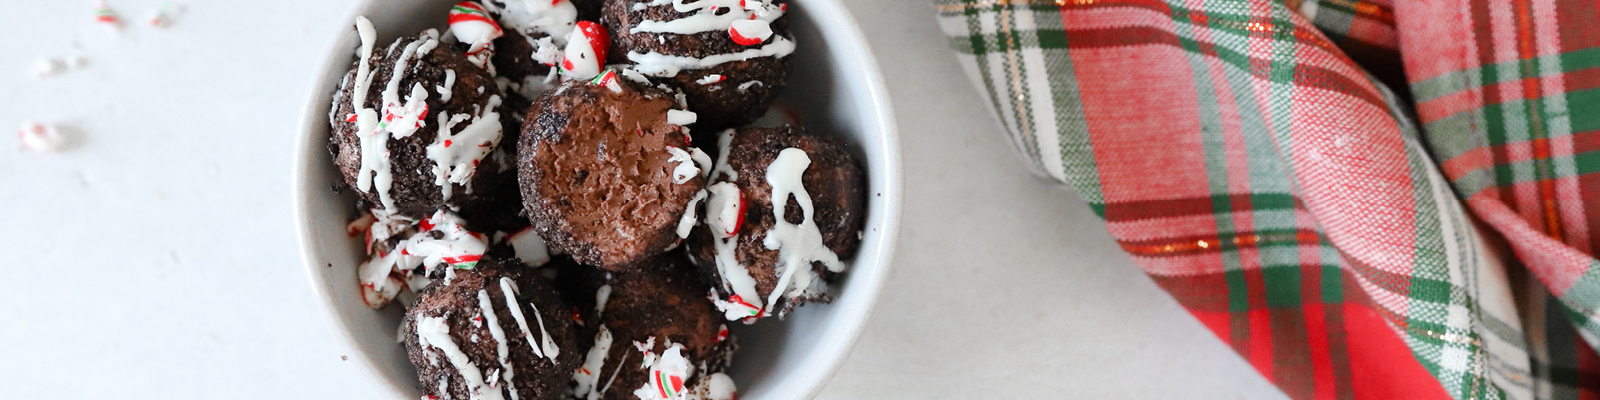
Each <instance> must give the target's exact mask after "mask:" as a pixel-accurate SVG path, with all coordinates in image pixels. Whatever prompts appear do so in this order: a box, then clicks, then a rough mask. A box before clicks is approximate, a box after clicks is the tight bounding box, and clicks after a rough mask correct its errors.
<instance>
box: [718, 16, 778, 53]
mask: <svg viewBox="0 0 1600 400" xmlns="http://www.w3.org/2000/svg"><path fill="white" fill-rule="evenodd" d="M728 36H729V37H732V38H733V42H734V43H738V44H739V45H741V46H754V45H758V44H761V42H765V41H767V38H771V37H772V24H771V23H770V22H767V21H766V20H760V19H741V20H737V21H733V23H731V24H728Z"/></svg>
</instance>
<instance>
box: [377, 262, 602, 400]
mask: <svg viewBox="0 0 1600 400" xmlns="http://www.w3.org/2000/svg"><path fill="white" fill-rule="evenodd" d="M454 273H455V277H454V278H451V279H449V281H448V282H446V281H445V280H443V279H439V280H436V281H435V282H434V284H432V285H429V286H428V287H427V288H426V289H423V290H422V293H420V294H419V297H418V298H417V301H416V303H415V304H414V305H412V307H411V309H409V310H407V311H406V317H405V320H404V321H403V322H402V328H401V329H402V330H401V334H402V335H401V336H402V339H403V341H404V345H405V348H406V352H407V354H408V355H409V357H410V360H411V364H412V365H413V366H415V367H416V368H417V380H418V382H419V383H420V385H421V387H422V391H423V393H425V394H427V395H431V396H438V398H445V397H447V396H446V393H442V392H440V390H439V389H440V382H441V381H443V382H446V384H445V385H444V387H445V390H446V391H448V397H449V398H456V399H466V398H468V397H469V395H468V387H469V385H468V384H467V382H466V381H465V380H464V379H463V378H462V375H461V373H460V372H458V370H457V367H456V366H455V365H453V364H452V363H451V362H450V361H449V360H448V358H447V357H446V355H445V354H444V353H443V352H442V351H440V350H439V349H437V348H435V347H434V346H426V347H425V346H423V345H422V343H420V342H419V339H418V337H417V323H418V321H419V320H420V319H421V318H424V317H443V318H444V319H445V323H446V325H447V326H448V327H449V331H450V332H449V336H450V339H451V341H452V342H453V343H454V345H455V346H456V347H459V348H460V350H461V352H462V353H465V354H466V355H467V357H468V359H469V360H471V362H472V364H473V365H474V366H475V367H476V368H478V369H479V370H480V371H481V375H482V376H484V377H485V378H484V379H485V380H487V377H488V376H491V375H492V376H504V374H505V372H504V371H500V370H502V369H503V368H502V366H501V364H500V361H499V355H498V345H499V342H498V341H497V340H496V338H495V335H494V333H493V332H492V331H491V330H490V328H489V326H488V319H487V318H484V316H483V314H484V313H483V312H482V308H481V304H480V302H479V297H478V292H479V291H480V290H482V291H484V292H485V293H487V294H488V296H489V299H490V303H491V304H492V307H493V310H494V314H495V320H496V321H497V322H498V323H499V326H500V329H501V331H502V334H503V335H504V337H505V339H506V342H505V344H506V346H507V350H508V351H509V352H508V354H509V356H508V357H507V359H508V360H509V362H510V363H511V369H512V372H514V374H513V378H512V383H513V387H515V388H516V390H517V394H518V397H519V398H521V399H543V400H548V399H557V398H560V397H561V393H562V392H563V391H564V390H566V387H567V381H568V380H569V379H571V378H572V371H573V369H576V368H577V367H578V365H579V363H581V362H582V360H581V358H582V357H583V351H584V350H585V349H580V348H578V345H577V343H576V341H575V337H576V332H575V331H574V330H573V326H572V323H571V319H570V318H568V316H567V315H566V312H567V310H568V308H567V306H566V304H564V303H562V302H561V299H560V298H558V297H557V296H556V294H555V292H554V290H552V289H551V287H550V285H549V284H548V283H546V282H545V280H544V278H543V277H542V276H540V275H539V274H538V273H536V272H535V271H534V270H533V269H531V268H528V267H526V266H522V265H521V264H520V263H517V262H515V261H508V262H500V261H496V260H490V259H485V260H484V261H480V262H479V263H478V266H477V268H476V269H472V270H456V271H455V272H454ZM501 277H509V278H511V280H512V281H514V282H516V288H515V289H513V292H514V293H515V294H516V299H517V301H518V302H519V303H520V304H519V306H520V307H521V310H520V311H521V312H522V314H523V318H524V320H525V321H526V323H527V324H528V328H529V330H530V331H531V332H532V335H533V337H534V339H535V340H536V341H541V342H542V341H543V332H541V328H540V326H539V324H540V320H539V318H542V323H543V331H544V332H548V333H549V334H550V336H551V338H552V340H553V341H554V343H555V344H556V346H557V348H558V349H559V351H558V353H559V355H557V356H556V357H555V360H554V361H552V360H550V359H548V358H541V357H539V356H537V355H535V353H534V351H533V348H532V347H531V344H530V343H528V340H527V339H526V335H525V334H524V333H523V331H522V328H521V327H520V326H519V325H518V323H517V320H516V316H515V315H513V313H512V312H511V310H510V309H509V308H507V307H506V297H505V295H504V291H503V290H502V289H501V285H500V278H501ZM528 303H532V304H533V305H535V306H537V307H538V317H535V315H534V307H530V306H528ZM495 371H500V372H499V373H495ZM504 387H505V385H504V381H503V380H502V381H501V382H499V384H497V385H496V390H502V391H504V390H505V389H504ZM506 398H510V397H509V396H507V397H506Z"/></svg>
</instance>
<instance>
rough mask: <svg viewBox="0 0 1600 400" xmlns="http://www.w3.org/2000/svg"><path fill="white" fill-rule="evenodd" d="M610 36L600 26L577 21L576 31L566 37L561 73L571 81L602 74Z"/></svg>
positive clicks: (609, 44)
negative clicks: (601, 68)
mask: <svg viewBox="0 0 1600 400" xmlns="http://www.w3.org/2000/svg"><path fill="white" fill-rule="evenodd" d="M610 46H611V36H610V35H609V34H607V33H606V29H605V27H603V26H600V24H597V23H594V22H590V21H578V29H573V30H572V33H571V34H568V36H567V48H566V52H565V53H564V54H563V55H562V57H561V73H562V75H566V76H568V77H570V78H572V79H584V80H587V79H592V78H594V77H595V76H599V75H600V73H601V72H602V71H601V70H600V67H601V66H602V65H605V63H606V49H608V48H610Z"/></svg>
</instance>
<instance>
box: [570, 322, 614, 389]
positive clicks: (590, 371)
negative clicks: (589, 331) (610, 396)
mask: <svg viewBox="0 0 1600 400" xmlns="http://www.w3.org/2000/svg"><path fill="white" fill-rule="evenodd" d="M611 340H612V338H611V330H610V329H606V326H605V324H601V325H600V332H599V333H596V334H595V335H594V346H593V347H590V348H589V354H588V355H587V356H585V357H584V360H583V366H582V367H579V368H578V370H577V371H576V372H573V374H572V380H573V382H575V383H577V386H576V387H574V388H573V394H574V395H575V397H579V398H583V399H588V400H594V399H598V398H600V393H599V392H598V390H599V387H597V386H599V385H598V384H599V383H600V372H601V367H604V366H605V364H606V354H608V353H610V352H611Z"/></svg>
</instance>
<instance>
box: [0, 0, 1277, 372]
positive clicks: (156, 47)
mask: <svg viewBox="0 0 1600 400" xmlns="http://www.w3.org/2000/svg"><path fill="white" fill-rule="evenodd" d="M355 3H356V2H355V1H354V0H334V1H325V0H324V1H313V0H293V1H289V0H280V1H227V2H223V1H189V2H185V3H183V4H185V5H186V6H187V8H188V12H187V14H186V15H185V16H184V17H183V19H182V20H180V21H179V22H178V23H177V24H176V25H175V26H174V27H172V28H171V29H169V30H154V29H151V28H147V27H144V26H135V27H131V28H130V29H126V30H124V31H123V33H122V34H121V35H120V36H119V35H114V34H112V33H110V32H108V31H106V30H105V29H103V28H101V27H99V26H95V25H94V24H93V23H92V22H91V18H92V15H91V12H90V9H89V7H88V4H89V1H87V0H83V1H76V0H74V1H60V2H44V3H43V4H41V3H39V2H26V3H25V2H22V1H18V0H0V9H5V10H9V11H7V12H0V26H3V27H5V28H3V29H0V37H5V38H6V40H3V41H0V54H3V55H4V56H0V105H3V106H4V107H0V127H4V128H6V129H7V130H9V129H14V128H12V127H15V126H17V125H18V124H19V123H21V122H22V121H24V120H41V121H47V122H53V123H58V124H61V125H62V126H63V127H64V128H65V129H66V130H67V131H69V132H70V133H75V134H77V135H79V136H81V137H82V138H83V139H84V140H83V141H82V143H81V145H80V146H78V147H77V148H76V149H73V150H71V151H68V152H65V153H62V154H53V155H48V154H34V153H29V152H25V151H21V150H18V147H19V146H18V145H17V143H16V139H15V138H14V136H12V135H9V134H8V135H4V136H0V206H4V208H5V214H7V215H6V218H5V221H6V222H7V223H6V224H5V225H6V227H5V228H3V229H0V251H4V253H6V254H8V255H9V257H6V258H7V260H6V261H5V262H3V263H0V275H3V276H4V278H0V285H3V286H4V288H3V289H0V398H6V399H22V398H44V399H92V398H113V397H115V398H232V399H249V398H261V399H266V398H273V399H283V398H348V399H358V398H373V397H375V395H374V394H373V393H374V392H373V391H372V389H371V388H372V387H373V385H375V384H376V383H375V382H370V381H368V380H367V379H366V378H365V377H364V375H362V373H361V371H358V370H357V369H356V368H357V365H356V364H355V363H352V362H345V361H341V358H340V356H341V355H342V354H344V351H345V350H344V349H342V348H341V346H340V345H339V344H338V342H337V341H336V340H335V339H334V337H333V333H332V332H331V330H330V327H329V325H328V323H327V321H326V318H325V317H324V315H323V314H322V312H321V311H320V309H319V308H317V305H316V304H315V303H314V300H313V298H312V295H311V291H310V288H309V287H308V285H307V284H306V278H305V276H304V273H303V272H302V268H301V266H300V265H299V261H298V260H299V258H298V256H297V253H296V250H295V241H294V231H293V229H292V222H291V218H290V217H291V215H290V203H289V194H288V193H289V170H290V164H289V163H290V150H291V148H292V147H293V137H294V135H295V133H296V132H295V127H296V121H297V120H298V118H299V117H300V116H299V112H300V110H301V106H302V104H303V102H304V101H305V100H306V99H307V97H308V96H309V95H310V94H309V92H308V91H309V84H310V80H311V79H312V75H313V73H314V72H315V71H314V69H315V66H317V65H319V64H320V63H321V62H322V60H321V57H322V56H323V54H324V49H326V48H328V45H329V44H330V40H331V38H332V36H333V33H334V32H335V31H336V30H338V29H346V28H345V27H343V26H339V21H340V20H341V19H342V18H343V17H344V16H345V15H346V13H347V12H349V10H351V9H352V7H353V6H354V5H355ZM845 3H847V4H848V5H849V8H850V9H851V10H852V11H854V12H855V13H856V19H857V20H858V21H860V22H861V23H862V24H863V29H864V30H865V32H866V33H867V35H868V36H869V37H871V38H872V39H871V40H872V47H873V49H874V50H875V51H876V52H877V53H878V60H879V62H880V63H881V64H882V66H883V70H884V71H887V72H888V73H890V74H891V75H890V76H888V82H889V86H890V89H891V92H892V95H893V98H894V102H895V107H896V109H897V112H898V113H899V115H898V120H899V123H900V126H901V130H902V131H901V135H902V139H901V141H902V143H903V144H904V152H905V162H906V165H905V171H906V184H905V186H906V190H907V193H906V196H905V198H906V204H905V214H904V218H903V220H904V227H903V229H902V232H903V234H902V237H901V238H900V244H899V253H898V254H897V255H896V265H895V267H894V271H893V273H892V275H891V277H890V280H889V282H888V284H887V286H886V287H885V289H884V292H883V297H882V298H881V299H880V300H879V302H878V306H877V309H876V311H875V312H874V315H873V318H872V321H871V323H870V324H869V326H868V328H867V329H866V332H865V334H864V336H863V337H862V338H861V341H860V342H859V343H858V344H857V346H856V349H855V352H854V353H853V354H852V355H851V356H850V358H849V360H848V361H847V362H846V364H845V365H844V367H843V369H841V370H840V371H839V374H838V376H837V377H835V378H834V380H833V381H832V383H831V384H830V386H829V387H828V389H827V390H826V391H825V392H823V394H822V396H821V398H825V399H860V398H871V399H887V398H906V399H911V398H918V399H921V398H949V399H972V398H1015V399H1027V398H1062V397H1070V398H1156V397H1161V398H1194V399H1213V398H1251V399H1266V398H1283V395H1282V394H1281V393H1280V392H1279V391H1277V390H1276V389H1275V388H1273V387H1272V386H1271V385H1270V384H1268V383H1267V382H1266V381H1265V380H1264V379H1262V378H1261V377H1259V376H1257V375H1256V374H1255V373H1254V372H1253V371H1252V370H1250V369H1249V367H1248V365H1247V364H1246V363H1245V362H1243V361H1242V360H1240V359H1239V358H1238V357H1237V356H1235V355H1234V354H1233V353H1232V351H1230V350H1229V349H1228V347H1227V346H1225V345H1224V344H1223V343H1221V342H1219V341H1218V340H1217V339H1215V338H1214V337H1213V336H1212V335H1211V334H1210V333H1209V332H1207V331H1206V330H1205V329H1204V328H1203V327H1202V326H1201V325H1200V324H1199V323H1198V322H1196V321H1195V320H1193V319H1192V318H1191V317H1190V316H1189V315H1188V314H1187V313H1185V312H1184V311H1183V309H1182V308H1180V307H1179V306H1178V305H1177V303H1176V302H1174V301H1173V300H1172V299H1171V298H1170V297H1168V296H1167V295H1166V294H1165V293H1163V292H1162V291H1161V290H1160V289H1159V288H1157V287H1156V286H1155V285H1154V284H1153V283H1152V282H1151V281H1150V280H1149V279H1147V278H1146V277H1145V276H1144V275H1143V274H1141V273H1140V272H1139V270H1138V269H1137V268H1135V267H1134V266H1133V264H1132V263H1131V262H1130V261H1129V260H1128V259H1127V258H1126V257H1124V256H1123V255H1122V253H1121V252H1119V251H1118V250H1117V249H1116V246H1115V245H1114V244H1113V242H1112V241H1111V239H1110V237H1109V236H1107V234H1106V233H1105V230H1104V228H1103V227H1102V226H1101V225H1100V223H1099V221H1098V220H1097V219H1096V218H1095V217H1094V215H1093V214H1092V213H1091V212H1090V211H1089V209H1088V207H1086V206H1085V205H1084V203H1083V202H1082V201H1080V200H1078V199H1077V198H1076V197H1075V196H1073V195H1072V193H1071V192H1070V191H1068V190H1065V189H1062V188H1059V187H1057V186H1054V185H1051V184H1048V183H1045V182H1043V181H1040V180H1037V179H1034V178H1033V177H1031V176H1030V175H1028V174H1027V173H1026V172H1025V171H1024V169H1023V167H1022V164H1021V162H1020V161H1019V159H1018V158H1017V157H1016V156H1014V155H1013V154H1012V153H1011V150H1010V148H1008V147H1007V146H1008V145H1007V144H1006V142H1005V141H1004V140H1003V139H1002V136H1001V135H1000V132H999V127H998V126H997V125H996V124H995V123H994V122H993V119H992V118H991V117H990V116H989V115H988V114H987V112H986V111H984V110H983V109H981V108H980V107H981V106H980V103H979V102H978V101H977V100H976V92H975V91H974V89H972V88H971V87H970V86H969V85H968V83H967V79H966V77H965V76H964V75H963V74H962V71H961V70H960V68H959V67H958V66H957V65H956V64H955V62H954V56H953V55H952V54H950V53H949V52H948V51H947V49H946V47H945V40H944V38H943V37H942V36H941V35H940V34H939V31H938V29H937V27H936V26H935V25H934V20H933V18H934V10H933V7H932V6H931V5H929V3H927V1H926V0H845ZM111 4H112V6H113V7H115V8H117V9H118V10H119V11H120V12H121V13H122V14H123V16H124V17H125V18H128V19H132V20H135V21H134V22H138V21H139V20H142V19H143V18H144V16H145V13H147V12H148V10H150V9H152V8H154V7H155V6H156V5H158V4H161V1H160V0H113V1H112V2H111ZM63 56H83V57H86V58H87V59H88V60H89V65H88V67H87V68H85V69H82V70H74V71H70V72H68V73H66V74H64V75H62V76H59V77H57V78H54V79H49V80H36V79H33V78H31V77H29V76H27V74H26V72H27V71H29V70H31V69H32V68H33V64H34V62H35V61H36V60H37V59H39V58H43V57H63Z"/></svg>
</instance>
